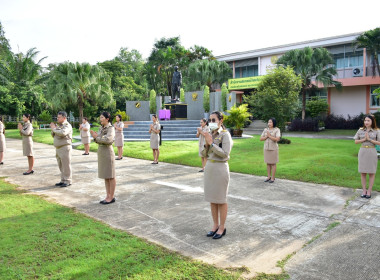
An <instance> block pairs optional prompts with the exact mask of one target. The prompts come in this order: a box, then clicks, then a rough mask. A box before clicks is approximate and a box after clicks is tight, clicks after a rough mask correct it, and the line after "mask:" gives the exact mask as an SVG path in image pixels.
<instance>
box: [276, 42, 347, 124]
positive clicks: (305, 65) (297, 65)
mask: <svg viewBox="0 0 380 280" xmlns="http://www.w3.org/2000/svg"><path fill="white" fill-rule="evenodd" d="M277 64H278V65H284V66H285V67H286V66H288V65H289V66H291V67H293V70H294V72H295V73H296V74H297V75H299V76H300V77H301V78H302V88H301V94H302V120H304V119H305V109H306V93H307V92H310V91H311V90H312V89H313V88H317V86H316V84H318V83H321V84H322V85H323V86H324V87H327V86H331V85H333V86H335V87H336V88H338V89H340V88H341V87H342V84H341V83H340V82H338V81H335V80H334V76H335V75H336V74H337V72H336V69H335V67H334V66H332V64H334V60H333V58H332V56H331V54H330V53H329V52H328V50H326V49H325V48H317V49H312V48H310V47H306V48H304V49H299V50H291V51H288V52H286V53H285V54H284V55H283V56H281V57H280V58H279V59H278V60H277ZM313 81H315V83H316V84H315V83H313Z"/></svg>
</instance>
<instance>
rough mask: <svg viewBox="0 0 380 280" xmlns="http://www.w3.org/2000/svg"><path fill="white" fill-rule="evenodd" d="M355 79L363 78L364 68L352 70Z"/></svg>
mask: <svg viewBox="0 0 380 280" xmlns="http://www.w3.org/2000/svg"><path fill="white" fill-rule="evenodd" d="M352 76H353V77H363V67H355V68H353V69H352Z"/></svg>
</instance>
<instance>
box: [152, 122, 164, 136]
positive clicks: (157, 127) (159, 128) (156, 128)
mask: <svg viewBox="0 0 380 280" xmlns="http://www.w3.org/2000/svg"><path fill="white" fill-rule="evenodd" d="M153 129H154V130H161V125H160V123H159V122H155V123H154V124H153ZM149 133H150V134H152V133H154V134H160V131H158V133H156V132H154V131H153V130H150V129H149Z"/></svg>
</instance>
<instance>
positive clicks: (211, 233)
mask: <svg viewBox="0 0 380 280" xmlns="http://www.w3.org/2000/svg"><path fill="white" fill-rule="evenodd" d="M218 229H219V228H217V229H216V230H215V231H212V230H210V231H209V232H208V233H207V235H206V236H207V237H213V236H214V235H215V233H216V232H217V231H218Z"/></svg>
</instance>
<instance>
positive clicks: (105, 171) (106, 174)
mask: <svg viewBox="0 0 380 280" xmlns="http://www.w3.org/2000/svg"><path fill="white" fill-rule="evenodd" d="M98 177H99V178H101V179H112V178H115V153H114V151H113V146H112V145H99V148H98Z"/></svg>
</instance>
